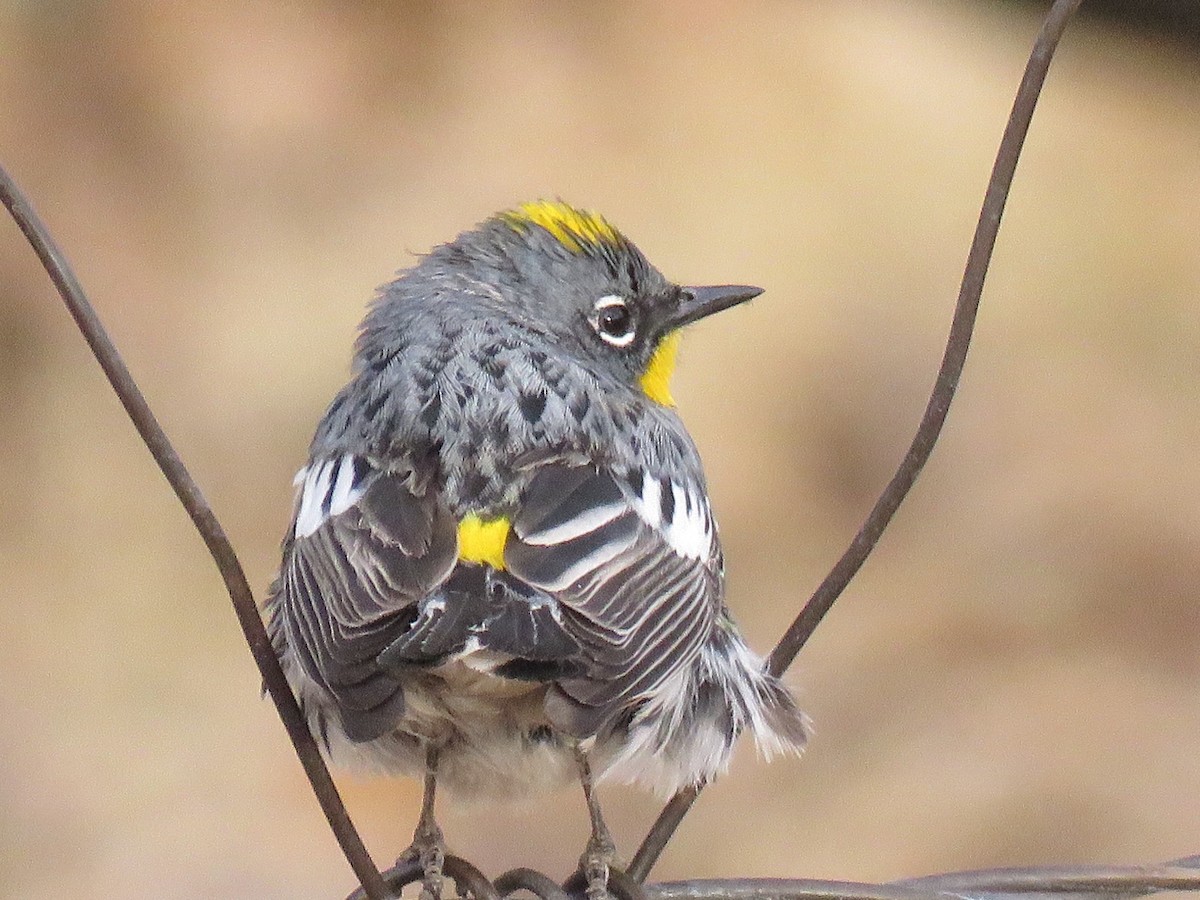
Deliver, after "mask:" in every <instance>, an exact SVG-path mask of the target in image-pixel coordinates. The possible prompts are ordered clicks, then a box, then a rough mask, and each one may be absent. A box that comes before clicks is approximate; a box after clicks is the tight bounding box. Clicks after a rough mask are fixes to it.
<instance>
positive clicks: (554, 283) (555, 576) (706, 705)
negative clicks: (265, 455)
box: [268, 203, 806, 795]
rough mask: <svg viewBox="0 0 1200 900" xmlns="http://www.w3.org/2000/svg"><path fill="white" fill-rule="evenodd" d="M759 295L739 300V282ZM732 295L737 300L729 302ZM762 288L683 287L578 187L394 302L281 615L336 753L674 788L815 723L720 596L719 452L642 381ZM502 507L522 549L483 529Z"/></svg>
mask: <svg viewBox="0 0 1200 900" xmlns="http://www.w3.org/2000/svg"><path fill="white" fill-rule="evenodd" d="M739 291H740V293H739ZM722 292H723V293H722ZM753 293H757V289H740V288H721V289H712V288H702V289H685V288H680V287H678V286H676V285H674V284H672V283H671V282H669V281H667V279H666V278H664V277H663V276H662V275H661V274H660V273H659V272H658V271H657V270H656V269H655V268H654V267H653V266H651V265H650V264H649V262H647V260H646V259H645V257H644V256H643V255H642V254H641V252H640V251H639V250H638V249H637V248H636V247H635V246H634V245H633V244H632V243H630V242H629V241H628V240H626V239H625V238H624V237H623V236H621V235H620V234H619V233H617V232H615V230H612V229H611V226H608V225H607V223H606V222H604V221H603V220H602V219H599V218H598V217H595V216H593V215H591V214H588V213H581V212H579V211H577V210H573V209H571V208H570V207H566V206H565V205H561V204H545V203H543V204H532V205H529V206H526V207H522V208H521V209H519V210H517V211H514V212H511V213H507V214H501V215H499V216H496V217H494V218H492V219H489V220H488V221H486V222H485V223H483V224H482V225H480V226H479V227H478V228H476V229H474V230H472V231H468V232H466V233H464V234H462V235H460V236H459V237H458V238H457V239H456V240H454V241H453V242H451V243H449V244H445V245H442V246H439V247H437V248H435V249H434V250H433V251H432V252H431V253H429V254H428V255H427V256H425V257H424V258H423V259H422V260H421V261H420V262H418V264H417V265H416V266H414V267H413V268H412V269H409V270H407V271H406V272H403V273H401V275H400V276H399V278H397V280H395V281H394V282H392V283H391V284H389V285H387V286H386V287H384V288H383V289H382V291H381V292H380V295H379V297H378V298H377V300H376V301H375V303H374V305H373V307H372V309H371V310H370V312H369V313H368V315H367V316H366V318H365V320H364V322H363V325H362V330H361V334H360V337H359V340H358V342H357V345H356V352H355V358H354V366H353V372H352V376H351V379H350V381H349V383H348V384H347V385H346V387H345V388H343V389H342V391H341V392H340V393H339V394H338V395H337V397H336V398H335V399H334V401H333V402H332V404H331V405H330V407H329V409H328V411H327V412H326V414H325V416H324V418H323V419H322V421H321V423H320V425H319V426H318V428H317V432H316V436H315V437H314V439H313V442H312V446H311V448H310V457H309V462H308V465H307V466H306V467H305V469H303V470H302V471H301V473H300V475H299V476H298V478H297V483H298V485H299V491H298V498H297V505H296V512H295V516H294V520H293V523H292V527H291V529H290V531H289V533H288V536H287V537H286V539H285V541H284V547H283V563H282V566H281V570H280V575H279V578H278V579H277V580H276V582H275V584H274V585H273V587H272V591H271V595H270V598H269V600H268V610H269V616H270V633H271V638H272V641H273V644H274V646H275V649H276V650H277V652H279V654H280V657H281V659H282V661H283V664H284V668H285V671H286V672H287V674H288V676H289V679H290V680H291V683H292V685H293V688H294V689H295V690H296V692H297V695H298V696H299V699H300V701H301V704H302V707H303V709H304V711H305V714H306V716H307V718H308V720H309V723H310V726H311V727H312V729H313V731H314V734H316V735H317V737H318V738H319V740H320V741H321V743H322V745H323V747H324V748H325V750H326V751H327V752H328V753H329V755H331V756H332V757H333V758H334V759H335V760H338V761H342V762H350V763H358V764H365V765H367V766H373V767H376V768H382V769H384V770H386V771H398V772H404V773H408V774H419V773H421V772H423V770H424V765H425V760H426V755H425V751H426V749H428V748H430V747H433V748H435V749H436V750H438V752H439V766H438V780H439V783H441V784H444V785H446V786H447V787H449V788H450V789H451V790H456V791H458V792H459V793H463V794H467V795H516V794H521V793H525V792H526V791H528V790H530V789H535V788H538V787H548V786H554V785H556V784H559V783H562V782H564V781H566V780H569V779H570V778H571V777H572V776H573V774H574V760H573V753H574V747H575V746H576V745H580V746H582V747H583V748H584V749H585V750H586V751H587V752H588V755H589V757H590V759H591V761H592V766H593V768H594V769H595V770H596V771H598V772H599V773H602V774H609V775H612V776H613V777H618V778H621V779H622V780H630V781H640V782H643V783H645V784H647V785H649V786H651V787H653V788H655V789H657V790H659V791H660V792H663V793H669V792H671V791H674V790H675V789H677V788H678V787H681V786H683V785H686V784H690V783H695V782H699V781H704V780H707V779H709V778H711V777H713V776H714V775H716V774H717V773H719V772H720V771H721V770H722V769H723V768H724V766H725V765H726V762H727V760H728V756H729V753H730V750H731V747H732V744H733V741H734V739H735V738H736V736H737V734H738V733H739V732H740V731H741V730H743V729H749V730H750V731H752V733H753V734H754V737H755V738H756V740H757V742H758V744H759V746H760V748H762V749H763V750H764V751H766V752H767V753H768V754H770V753H772V752H776V751H797V750H799V749H800V748H801V747H802V746H803V743H804V740H805V732H806V723H805V718H804V716H803V715H802V714H801V713H800V712H799V711H798V710H797V709H796V706H795V704H794V702H793V700H792V698H791V697H790V695H789V694H788V693H787V691H786V690H785V688H784V687H783V686H782V685H781V684H780V683H779V681H778V680H777V679H775V678H773V677H771V676H769V675H767V674H766V673H764V672H763V671H762V668H761V661H760V660H759V658H758V657H757V656H755V655H754V654H753V653H752V652H751V651H750V650H749V649H748V648H747V647H746V645H745V644H744V642H743V641H742V639H741V637H740V636H739V635H738V633H737V630H736V628H735V627H734V625H733V622H732V619H731V618H730V616H729V612H728V610H727V608H726V606H725V603H724V599H723V594H724V588H723V561H722V556H721V551H720V547H719V541H718V539H717V533H716V526H715V524H714V522H713V520H712V515H711V511H710V509H709V505H708V499H707V489H706V485H705V480H704V474H703V469H702V467H701V463H700V459H699V456H698V454H697V451H696V448H695V445H694V444H693V442H692V440H691V438H690V436H689V435H688V433H687V431H686V430H685V429H684V426H683V424H682V422H681V420H680V419H679V417H678V415H677V414H676V412H675V410H674V409H673V408H671V407H669V406H667V405H663V404H662V403H661V402H657V401H656V400H655V399H653V398H652V397H650V396H648V395H647V392H646V391H645V390H643V389H642V386H641V379H642V376H643V374H644V373H645V372H646V370H647V367H648V366H649V365H650V362H651V359H652V358H653V356H654V354H655V352H656V350H658V348H659V346H660V342H661V341H662V340H663V339H664V338H665V337H666V336H667V334H669V333H670V332H671V331H673V330H675V329H676V328H677V327H679V326H680V325H683V324H687V322H689V321H692V320H694V319H695V318H699V317H700V316H701V315H705V314H708V313H709V312H712V311H715V310H717V309H720V308H723V307H724V306H728V305H732V303H735V302H740V301H741V300H744V299H747V298H748V297H749V296H752V295H753ZM464 518H473V519H475V520H478V521H480V522H485V523H487V522H495V521H497V520H502V521H503V523H504V524H503V525H502V528H503V529H506V530H505V531H504V536H503V538H502V540H503V551H502V552H503V563H502V565H493V564H489V563H488V562H486V561H480V560H475V559H468V558H463V556H462V554H463V553H464V552H465V550H464V548H463V547H462V546H461V544H462V540H463V539H462V538H461V537H460V523H462V521H463V520H464Z"/></svg>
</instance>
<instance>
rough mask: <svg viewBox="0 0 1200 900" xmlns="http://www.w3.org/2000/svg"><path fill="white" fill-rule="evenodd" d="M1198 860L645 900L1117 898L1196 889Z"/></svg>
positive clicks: (735, 887) (660, 890)
mask: <svg viewBox="0 0 1200 900" xmlns="http://www.w3.org/2000/svg"><path fill="white" fill-rule="evenodd" d="M1197 869H1200V857H1194V856H1192V857H1185V858H1184V859H1177V860H1173V861H1171V862H1167V863H1162V864H1160V865H1149V866H1046V867H1037V868H1028V869H980V870H977V871H973V872H947V873H944V874H941V875H927V876H924V877H922V878H909V879H905V880H903V881H893V882H890V883H888V884H863V883H859V882H854V881H822V880H818V879H810V878H794V879H793V878H733V879H705V880H696V881H664V882H661V883H659V884H650V885H647V886H646V896H647V897H648V898H650V900H965V898H970V900H1019V898H1022V897H1028V896H1030V895H1037V896H1039V897H1042V898H1052V897H1059V898H1063V900H1066V898H1071V900H1117V898H1133V897H1144V896H1146V895H1147V894H1154V893H1158V892H1160V891H1197V890H1200V872H1198V871H1197Z"/></svg>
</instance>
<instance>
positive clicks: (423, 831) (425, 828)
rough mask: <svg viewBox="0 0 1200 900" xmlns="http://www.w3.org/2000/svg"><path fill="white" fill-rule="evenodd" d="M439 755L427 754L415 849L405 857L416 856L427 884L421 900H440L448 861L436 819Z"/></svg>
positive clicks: (432, 749)
mask: <svg viewBox="0 0 1200 900" xmlns="http://www.w3.org/2000/svg"><path fill="white" fill-rule="evenodd" d="M437 764H438V751H437V748H436V747H432V746H431V747H427V748H426V750H425V793H424V796H423V797H422V799H421V817H420V818H419V819H417V829H416V831H414V832H413V840H412V845H411V846H409V848H408V849H407V850H405V851H404V854H403V856H402V857H401V858H402V859H403V858H404V857H409V856H413V857H415V858H416V859H418V860H420V863H421V871H422V872H423V873H424V880H423V884H422V887H421V900H441V897H442V865H443V864H444V863H445V861H446V841H445V839H444V838H443V837H442V829H441V828H439V827H438V823H437V821H436V820H435V819H434V817H433V800H434V795H435V794H436V793H437Z"/></svg>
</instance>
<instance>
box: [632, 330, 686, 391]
mask: <svg viewBox="0 0 1200 900" xmlns="http://www.w3.org/2000/svg"><path fill="white" fill-rule="evenodd" d="M678 355H679V332H678V331H672V332H671V333H670V334H668V335H667V336H666V337H664V338H663V339H662V340H661V341H659V342H658V346H657V347H655V348H654V355H653V356H651V357H650V363H649V365H647V366H646V371H645V372H643V373H642V377H641V378H640V379H639V382H640V384H641V386H642V391H643V392H645V394H646V396H647V397H649V398H650V399H651V400H653V401H654V402H655V403H658V404H660V405H662V406H674V405H675V398H674V397H672V396H671V376H672V375H673V374H675V359H676V357H677V356H678Z"/></svg>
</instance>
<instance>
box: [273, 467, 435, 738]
mask: <svg viewBox="0 0 1200 900" xmlns="http://www.w3.org/2000/svg"><path fill="white" fill-rule="evenodd" d="M297 481H298V483H299V484H300V486H301V490H300V493H299V499H298V502H297V506H296V515H295V520H294V522H293V525H292V532H291V535H290V537H289V541H288V543H287V545H286V546H285V554H284V563H283V567H282V570H281V572H280V575H279V580H278V582H277V583H276V585H275V588H274V591H273V596H272V600H271V606H272V610H271V612H272V616H271V623H272V631H273V638H274V641H275V645H276V649H277V650H280V649H282V648H283V647H284V646H286V647H287V648H289V649H290V650H291V652H292V653H294V655H295V658H296V661H297V662H298V664H299V665H300V667H301V668H302V669H303V671H304V673H305V674H306V675H307V676H308V677H309V678H310V679H312V681H314V682H315V683H316V684H317V685H319V686H320V687H321V688H323V689H325V690H326V691H327V692H328V693H329V694H330V695H331V697H332V698H333V699H334V700H335V702H336V704H337V708H338V710H339V712H340V714H341V719H342V724H343V727H344V730H345V731H346V733H347V735H348V736H349V737H350V738H351V739H352V740H370V739H372V738H374V737H378V736H379V735H380V734H382V733H384V732H385V731H386V730H388V729H389V728H392V727H394V726H395V723H396V720H397V719H398V718H399V716H400V714H401V713H402V712H403V709H404V694H403V691H402V690H401V689H400V683H399V680H398V678H397V677H396V674H395V673H394V672H389V671H387V670H385V669H384V668H382V667H381V666H380V665H379V664H378V661H377V658H378V656H379V654H380V653H381V652H382V651H383V650H384V649H385V648H386V647H387V646H388V645H389V644H391V643H393V642H394V641H396V640H397V639H398V638H400V637H402V636H403V635H405V634H406V633H407V632H408V631H409V629H410V627H411V626H412V624H413V622H414V621H415V620H416V619H417V617H418V604H419V603H420V601H421V600H422V599H423V598H425V597H427V596H429V594H430V592H431V591H434V590H435V589H436V588H437V587H438V586H439V585H441V584H442V583H443V582H445V581H446V579H447V578H448V577H449V576H450V574H451V572H452V571H453V569H454V567H455V564H456V561H457V557H458V540H457V535H456V526H455V522H454V520H453V518H452V517H451V516H450V514H449V513H448V512H447V511H446V510H445V508H444V507H443V506H442V505H441V504H440V503H439V502H438V501H437V498H436V495H435V492H434V491H433V490H432V489H429V488H428V487H427V485H428V481H429V479H428V478H427V477H425V476H424V475H423V473H421V472H419V471H417V470H416V469H414V468H413V467H411V466H410V467H404V468H399V469H395V470H391V471H387V472H384V471H381V470H379V469H376V468H374V467H372V466H371V465H370V464H369V463H368V462H366V461H365V460H363V459H360V458H357V457H353V456H343V457H340V458H336V459H326V460H315V461H313V463H312V464H310V465H309V466H308V467H307V468H306V469H305V470H303V471H302V472H301V473H300V475H299V476H297Z"/></svg>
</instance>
